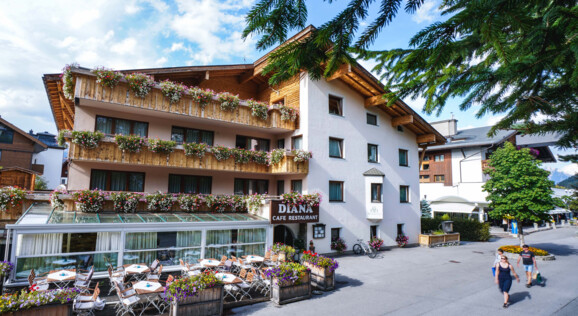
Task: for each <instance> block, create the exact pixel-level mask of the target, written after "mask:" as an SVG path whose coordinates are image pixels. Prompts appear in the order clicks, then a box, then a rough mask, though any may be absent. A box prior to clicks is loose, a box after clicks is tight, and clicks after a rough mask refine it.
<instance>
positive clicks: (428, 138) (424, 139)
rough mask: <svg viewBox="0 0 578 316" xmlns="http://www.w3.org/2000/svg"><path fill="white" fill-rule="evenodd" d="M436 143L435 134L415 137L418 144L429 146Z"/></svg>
mask: <svg viewBox="0 0 578 316" xmlns="http://www.w3.org/2000/svg"><path fill="white" fill-rule="evenodd" d="M435 142H436V134H424V135H419V136H418V137H417V143H418V144H429V143H435Z"/></svg>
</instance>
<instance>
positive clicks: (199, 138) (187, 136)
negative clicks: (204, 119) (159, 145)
mask: <svg viewBox="0 0 578 316" xmlns="http://www.w3.org/2000/svg"><path fill="white" fill-rule="evenodd" d="M214 138H215V133H214V132H212V131H204V130H200V129H194V128H185V127H176V126H173V128H172V130H171V140H174V141H175V142H177V144H182V143H197V144H200V143H205V144H207V145H209V146H213V140H214Z"/></svg>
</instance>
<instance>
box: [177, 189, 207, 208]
mask: <svg viewBox="0 0 578 316" xmlns="http://www.w3.org/2000/svg"><path fill="white" fill-rule="evenodd" d="M177 200H178V202H179V207H180V208H181V210H183V211H185V212H191V213H192V212H198V211H199V210H200V209H201V206H203V203H204V202H205V199H204V196H203V195H202V194H181V195H179V197H178V198H177Z"/></svg>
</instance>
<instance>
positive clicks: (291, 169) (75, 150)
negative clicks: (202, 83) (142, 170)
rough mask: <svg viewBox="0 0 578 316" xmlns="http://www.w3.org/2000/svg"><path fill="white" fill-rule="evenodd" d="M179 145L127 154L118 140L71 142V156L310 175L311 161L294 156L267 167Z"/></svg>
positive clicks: (79, 159)
mask: <svg viewBox="0 0 578 316" xmlns="http://www.w3.org/2000/svg"><path fill="white" fill-rule="evenodd" d="M179 147H181V146H178V147H177V149H175V151H173V152H172V153H170V154H168V155H165V154H157V153H154V152H151V151H149V150H148V149H147V148H143V149H142V150H141V152H139V153H128V152H126V153H123V152H122V150H120V149H119V148H118V146H117V144H116V143H114V142H108V141H104V142H101V143H100V144H99V145H98V147H97V148H95V149H87V148H84V147H81V146H79V145H77V144H74V143H72V142H71V143H70V149H69V157H70V159H72V160H77V161H91V162H106V163H115V164H126V165H133V166H165V167H174V168H188V169H202V170H215V171H235V172H244V173H262V174H307V173H308V172H309V162H295V161H294V160H293V156H291V155H288V156H285V157H283V159H281V161H280V162H279V163H278V164H275V165H272V166H267V165H261V164H257V163H254V162H249V163H246V164H242V163H235V161H234V160H233V158H229V159H227V160H223V161H219V160H217V159H216V158H215V156H213V155H212V154H211V153H207V154H205V156H204V157H203V158H197V157H193V156H186V155H185V152H184V150H183V149H182V147H181V148H179Z"/></svg>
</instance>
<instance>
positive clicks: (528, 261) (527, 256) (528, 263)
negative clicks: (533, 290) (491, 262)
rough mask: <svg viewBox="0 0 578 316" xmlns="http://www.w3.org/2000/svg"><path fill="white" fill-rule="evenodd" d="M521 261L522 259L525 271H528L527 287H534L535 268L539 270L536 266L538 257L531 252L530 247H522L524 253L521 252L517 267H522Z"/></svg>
mask: <svg viewBox="0 0 578 316" xmlns="http://www.w3.org/2000/svg"><path fill="white" fill-rule="evenodd" d="M520 259H522V264H523V265H524V270H525V271H526V279H527V283H526V287H531V286H532V272H534V267H535V268H536V270H538V266H537V265H536V257H535V256H534V253H533V252H531V251H530V247H528V245H523V246H522V252H520V257H518V262H517V265H518V267H519V266H520Z"/></svg>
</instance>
